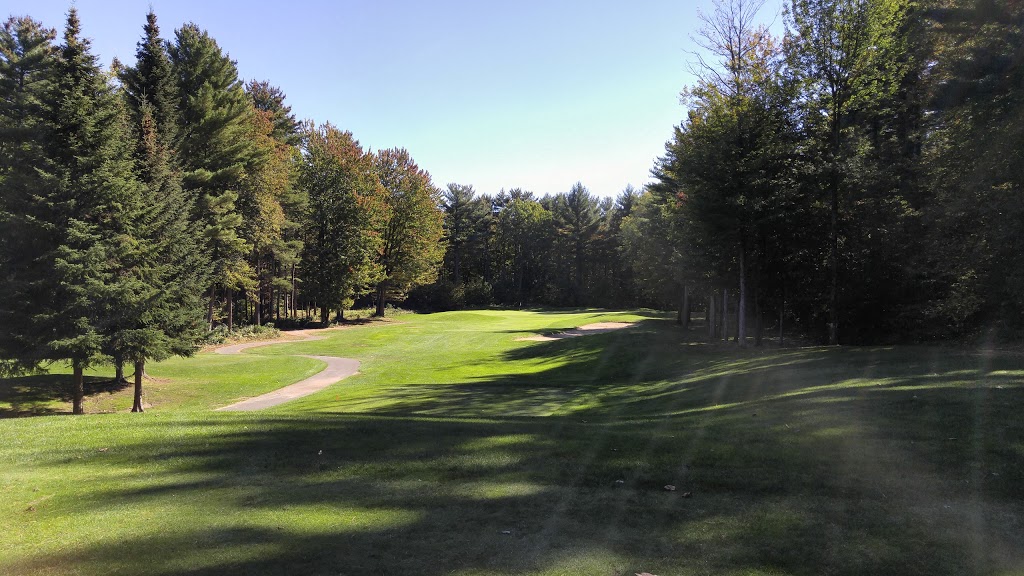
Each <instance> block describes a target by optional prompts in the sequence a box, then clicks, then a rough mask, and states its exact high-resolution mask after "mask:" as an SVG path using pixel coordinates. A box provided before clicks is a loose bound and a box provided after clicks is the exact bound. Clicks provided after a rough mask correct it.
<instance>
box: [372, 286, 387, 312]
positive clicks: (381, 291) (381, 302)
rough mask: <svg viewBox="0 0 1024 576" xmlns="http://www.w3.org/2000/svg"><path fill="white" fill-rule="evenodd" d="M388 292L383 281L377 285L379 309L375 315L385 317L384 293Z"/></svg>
mask: <svg viewBox="0 0 1024 576" xmlns="http://www.w3.org/2000/svg"><path fill="white" fill-rule="evenodd" d="M386 292H387V290H386V288H385V286H384V283H383V282H381V283H380V284H378V285H377V311H376V313H374V316H377V317H378V318H383V317H384V304H385V302H384V295H385V294H386Z"/></svg>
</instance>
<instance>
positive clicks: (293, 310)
mask: <svg viewBox="0 0 1024 576" xmlns="http://www.w3.org/2000/svg"><path fill="white" fill-rule="evenodd" d="M291 314H292V317H293V318H295V319H296V320H298V318H299V308H298V302H297V301H296V300H295V264H292V300H291Z"/></svg>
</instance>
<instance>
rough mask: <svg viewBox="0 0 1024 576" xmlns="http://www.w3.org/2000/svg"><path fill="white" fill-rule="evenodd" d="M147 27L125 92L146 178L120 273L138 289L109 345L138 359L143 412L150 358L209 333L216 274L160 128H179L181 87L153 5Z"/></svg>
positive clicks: (186, 348) (184, 350) (121, 355)
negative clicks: (210, 285)
mask: <svg viewBox="0 0 1024 576" xmlns="http://www.w3.org/2000/svg"><path fill="white" fill-rule="evenodd" d="M144 30H145V34H146V36H145V38H144V39H143V41H142V42H140V43H139V52H138V62H137V63H136V66H135V67H134V68H131V69H128V70H126V71H125V73H123V74H122V76H123V77H126V78H130V79H131V81H130V82H128V81H126V82H125V83H124V85H125V86H126V88H125V91H126V99H127V100H128V102H129V105H130V106H134V107H135V108H137V111H136V112H135V113H134V114H133V116H135V117H136V118H137V122H138V123H137V125H136V126H135V134H136V139H135V143H136V145H135V150H134V155H135V158H136V165H137V170H138V175H139V178H140V180H141V181H142V184H143V186H142V189H141V195H140V201H139V202H138V204H137V205H136V206H135V208H136V210H135V213H134V214H132V215H131V222H132V234H133V236H134V242H133V243H132V244H131V249H130V251H129V252H128V253H127V254H125V255H124V258H123V262H122V267H123V270H122V271H121V275H122V276H123V277H124V278H125V279H126V280H125V282H126V283H128V282H129V280H130V284H129V286H130V288H131V289H130V290H128V291H126V292H125V293H124V300H123V301H122V302H120V303H119V306H118V307H117V310H118V311H119V314H118V316H117V317H116V318H117V322H116V323H114V325H112V326H111V329H110V331H109V336H108V338H107V341H106V345H105V348H106V350H107V352H108V354H110V355H111V356H112V357H113V358H114V359H115V361H116V363H117V364H118V365H120V364H121V363H122V362H124V361H129V362H132V363H133V364H134V368H135V395H134V403H133V406H132V411H133V412H142V411H143V402H142V381H143V376H144V374H145V364H146V361H147V360H150V359H153V360H162V359H164V358H166V357H168V356H171V355H180V356H188V355H191V354H192V353H193V352H194V351H195V349H196V345H197V343H198V342H199V340H200V339H201V337H202V329H203V315H204V314H203V313H204V310H203V303H202V299H203V296H202V294H203V290H204V287H205V286H206V282H207V281H208V273H209V270H208V269H209V262H208V258H207V256H206V254H205V253H204V248H203V246H202V243H203V238H202V230H201V228H200V225H199V224H198V223H196V222H194V221H192V220H191V217H190V216H191V212H192V200H191V198H189V197H188V195H187V194H186V193H185V191H184V190H183V189H182V186H181V170H180V168H179V167H178V166H177V164H176V162H175V161H174V144H175V142H174V138H173V136H171V137H168V136H166V135H165V134H164V133H163V132H161V131H162V130H165V131H167V132H170V133H171V134H172V135H173V134H175V132H176V129H177V126H176V123H175V122H174V118H173V115H171V114H170V112H173V110H174V106H175V102H174V101H173V100H171V99H170V96H173V95H174V94H175V87H174V78H173V77H172V76H171V75H170V66H169V61H168V60H167V58H166V55H164V53H163V43H162V41H161V40H160V39H159V36H158V33H159V30H158V28H157V26H156V16H155V15H154V14H153V13H152V12H150V13H149V14H148V15H147V24H146V26H145V29H144ZM154 51H155V52H154ZM129 90H134V92H135V93H134V94H132V93H131V92H129ZM161 107H162V108H163V112H161ZM161 115H162V116H164V121H162V122H161V121H160V120H159V119H158V117H159V116H161Z"/></svg>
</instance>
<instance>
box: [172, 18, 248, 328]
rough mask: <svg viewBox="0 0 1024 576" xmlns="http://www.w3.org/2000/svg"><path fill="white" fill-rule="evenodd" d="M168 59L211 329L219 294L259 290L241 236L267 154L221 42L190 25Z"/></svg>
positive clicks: (178, 34)
mask: <svg viewBox="0 0 1024 576" xmlns="http://www.w3.org/2000/svg"><path fill="white" fill-rule="evenodd" d="M168 52H169V55H170V60H171V64H172V69H173V70H174V75H175V78H176V80H177V85H178V96H179V102H178V109H179V122H180V123H179V131H180V137H179V140H178V147H177V155H178V158H179V159H180V163H181V166H182V169H183V172H184V179H183V185H184V187H185V189H186V190H188V191H189V192H190V196H191V198H192V199H193V201H194V202H195V204H194V206H195V209H194V215H193V219H194V220H197V221H199V222H202V223H203V226H204V235H205V238H206V249H207V251H208V253H209V255H210V258H211V261H212V265H213V275H212V276H211V278H210V282H209V285H208V286H207V290H208V297H209V302H208V309H207V323H208V326H210V327H212V324H213V322H214V316H215V308H216V304H217V293H218V290H222V291H224V292H225V294H227V295H228V296H229V297H230V295H231V294H233V293H234V291H236V290H243V291H246V292H252V291H254V290H255V288H256V279H255V272H254V270H253V268H252V266H250V265H249V263H248V262H247V261H246V259H245V257H246V256H247V255H248V254H249V253H250V252H251V250H252V245H251V244H250V243H248V242H247V241H246V239H245V238H244V236H242V234H241V232H242V226H243V224H244V218H243V217H242V215H241V214H240V211H239V209H238V207H237V202H238V200H239V192H240V188H241V186H242V182H243V181H244V179H245V178H246V175H247V174H246V168H247V167H248V166H252V165H254V164H257V163H258V162H259V161H260V160H259V156H260V154H261V153H263V151H261V150H260V149H259V148H257V147H256V146H254V145H253V142H252V140H251V139H250V138H249V136H250V135H251V133H252V125H253V124H252V114H253V106H252V103H251V101H250V99H249V97H248V96H247V95H246V94H245V90H244V89H243V87H242V82H241V80H239V78H238V69H237V68H236V67H235V63H234V61H232V60H231V59H230V58H228V57H227V56H226V55H224V54H223V53H222V52H221V49H220V46H218V45H217V42H216V41H214V39H213V38H211V37H210V35H209V34H207V33H206V32H205V31H202V30H200V29H199V27H198V26H196V25H195V24H186V25H185V26H183V27H181V28H180V29H178V30H177V31H176V32H175V41H174V42H173V43H172V44H170V45H169V47H168ZM229 303H230V300H229ZM229 316H230V312H229Z"/></svg>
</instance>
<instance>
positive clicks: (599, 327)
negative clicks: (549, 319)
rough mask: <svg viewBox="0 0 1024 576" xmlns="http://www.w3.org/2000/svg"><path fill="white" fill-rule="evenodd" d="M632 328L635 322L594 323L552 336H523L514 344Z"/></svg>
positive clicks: (548, 340)
mask: <svg viewBox="0 0 1024 576" xmlns="http://www.w3.org/2000/svg"><path fill="white" fill-rule="evenodd" d="M632 326H636V322H596V323H594V324H587V325H585V326H580V327H578V328H572V329H569V330H566V331H564V332H556V333H554V334H537V335H536V336H524V337H522V338H516V342H523V341H527V340H529V341H531V342H550V341H552V340H562V339H565V338H575V337H577V336H589V335H590V334H601V333H603V332H611V331H612V330H622V329H623V328H630V327H632Z"/></svg>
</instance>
